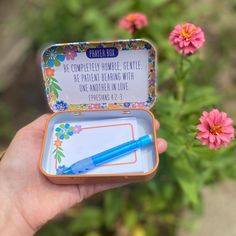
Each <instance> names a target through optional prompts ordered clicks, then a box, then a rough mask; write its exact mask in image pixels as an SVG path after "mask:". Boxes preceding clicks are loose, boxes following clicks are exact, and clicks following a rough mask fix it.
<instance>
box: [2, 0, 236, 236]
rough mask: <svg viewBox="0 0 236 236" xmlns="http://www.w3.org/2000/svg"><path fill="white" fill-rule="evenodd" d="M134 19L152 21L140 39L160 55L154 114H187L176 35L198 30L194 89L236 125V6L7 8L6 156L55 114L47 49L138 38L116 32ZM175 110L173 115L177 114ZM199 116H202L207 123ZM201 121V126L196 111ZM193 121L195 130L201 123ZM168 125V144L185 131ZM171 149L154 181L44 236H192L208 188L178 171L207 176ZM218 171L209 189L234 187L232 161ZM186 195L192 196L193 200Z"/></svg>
mask: <svg viewBox="0 0 236 236" xmlns="http://www.w3.org/2000/svg"><path fill="white" fill-rule="evenodd" d="M134 11H139V12H143V13H144V14H146V15H147V17H148V19H149V23H150V24H149V27H148V28H145V29H144V30H142V32H140V36H145V37H146V38H150V39H151V40H152V41H153V42H154V43H155V44H156V45H157V47H158V50H159V58H158V60H159V67H158V75H159V76H158V77H159V80H158V85H159V86H158V90H159V94H160V95H163V98H161V97H162V96H161V97H160V100H159V102H157V104H156V106H155V107H154V108H153V112H154V114H155V115H156V116H157V117H158V118H159V117H160V120H161V121H162V117H161V116H162V114H170V116H172V117H173V116H175V114H176V111H178V109H181V107H179V104H178V103H176V102H175V101H174V100H172V98H171V94H172V93H174V92H173V91H174V88H173V84H172V82H171V79H172V78H173V77H174V73H175V70H174V69H175V65H176V61H177V55H176V52H175V50H174V49H173V48H171V46H170V44H169V41H168V35H169V33H170V31H171V30H172V28H173V27H174V26H175V25H176V24H179V23H182V22H193V23H194V24H196V25H199V26H201V27H202V28H203V30H204V31H205V34H206V44H205V46H204V48H203V50H201V52H200V54H199V57H200V59H198V60H195V59H193V62H194V64H195V67H194V68H193V69H192V71H191V77H192V78H194V81H195V84H196V86H197V87H194V88H197V89H199V90H202V91H203V93H204V91H205V94H207V100H208V104H205V105H209V106H212V105H215V104H217V103H218V100H219V99H220V100H221V105H222V107H223V108H224V110H226V111H227V112H228V113H229V114H230V115H231V116H232V117H233V118H234V119H235V118H236V106H235V96H236V78H235V64H236V57H235V46H236V45H235V42H236V41H235V40H234V39H235V36H236V29H235V24H234V22H235V20H236V17H235V11H236V2H235V0H229V1H223V2H220V1H217V0H200V1H188V0H179V1H173V0H148V1H147V0H135V1H125V0H113V1H110V0H100V1H93V0H83V1H82V0H81V1H79V0H66V1H63V0H57V1H53V0H37V1H36V0H27V1H26V0H21V1H16V0H7V1H6V0H2V1H1V3H0V13H1V14H0V19H1V21H0V25H1V28H2V30H1V32H0V36H1V37H0V40H1V44H0V52H1V55H3V56H2V61H1V62H0V150H1V149H4V148H6V146H7V145H8V144H9V142H10V140H11V139H12V137H13V135H14V133H15V132H16V130H17V129H18V128H20V127H21V126H23V125H25V124H27V123H28V122H30V121H31V120H33V119H34V118H36V117H37V116H39V115H41V114H43V113H45V112H50V110H49V108H48V105H47V102H46V98H45V94H44V88H43V83H42V78H41V77H42V76H41V71H40V65H39V64H40V59H39V55H40V51H41V50H42V48H44V47H45V46H47V45H48V44H51V43H59V42H73V41H91V40H99V39H118V38H119V39H122V38H129V37H130V35H129V34H128V32H125V31H124V30H122V29H119V28H118V27H117V21H118V20H119V18H121V17H122V16H124V15H126V14H127V13H129V12H134ZM207 86H208V87H207ZM191 88H192V87H191ZM194 88H192V89H194ZM213 88H215V89H216V90H214V89H213ZM215 91H217V92H215ZM195 92H196V91H191V90H190V93H192V94H193V95H192V96H193V97H192V98H189V99H190V100H191V99H193V98H194V99H195V103H196V98H197V99H198V103H199V106H198V107H197V108H199V109H200V108H202V107H201V101H202V100H201V99H203V100H204V99H205V97H202V98H201V97H198V94H197V93H195ZM216 93H217V96H216ZM164 95H168V97H165V96H164ZM194 96H195V97H194ZM201 96H202V95H201ZM195 103H194V104H195ZM166 106H172V107H173V109H172V110H171V111H170V110H168V109H166ZM189 106H191V104H190V105H189ZM174 108H175V109H174ZM186 109H190V108H186ZM167 110H168V111H167ZM168 112H169V113H168ZM200 113H201V110H199V114H198V115H200ZM194 117H197V112H196V111H195V114H194ZM189 120H194V119H193V116H192V117H189ZM162 124H163V125H162V130H164V131H160V135H162V136H164V137H165V138H167V139H168V137H169V136H168V132H166V131H165V129H166V130H167V131H168V129H170V128H173V129H175V128H174V127H175V126H176V124H175V122H174V121H173V119H172V121H171V122H170V123H168V121H167V122H165V121H164V120H163V122H162ZM168 125H169V126H168ZM193 125H194V124H193ZM183 135H184V134H183ZM168 141H169V142H170V147H169V151H168V152H167V153H166V154H165V155H163V156H162V157H161V160H160V162H161V165H160V168H159V171H158V174H157V176H156V177H155V178H154V180H152V181H150V182H148V183H142V184H135V185H131V186H129V187H125V188H122V189H118V190H113V191H109V192H107V193H105V194H100V195H97V196H95V197H93V198H91V199H89V200H88V201H86V203H83V204H81V205H79V206H77V207H75V208H73V209H70V210H69V211H67V212H66V213H65V214H64V215H63V216H60V217H58V218H57V219H56V220H54V221H52V222H50V223H49V224H47V225H46V226H45V227H44V228H43V229H41V231H40V232H39V233H38V235H45V236H47V235H52V236H53V235H65V234H66V235H68V236H69V235H71V236H73V235H86V236H99V235H103V236H104V235H121V236H126V235H134V236H143V235H148V236H149V235H150V236H152V235H153V236H154V235H166V236H169V235H176V229H177V228H178V227H180V226H181V227H188V228H191V227H193V222H194V221H193V219H194V218H195V216H196V215H197V214H199V213H200V212H201V209H202V208H201V207H202V206H201V196H200V195H199V194H198V193H199V192H198V191H200V190H201V188H202V184H203V183H202V182H201V183H199V182H198V185H197V186H194V185H191V184H190V183H191V181H193V182H194V181H198V179H197V178H195V179H191V178H190V180H189V181H190V182H184V183H183V182H181V180H179V181H178V180H176V175H178V173H174V172H175V171H176V170H178V171H179V172H181V173H183V175H185V177H186V176H187V177H186V178H189V176H197V174H199V173H196V170H195V169H191V166H190V165H189V163H188V162H186V163H183V161H182V162H181V164H180V163H178V162H176V161H175V162H174V163H175V164H174V166H173V165H172V163H171V162H170V161H171V159H170V158H169V157H174V156H175V155H176V153H175V146H174V142H171V140H169V139H168ZM179 142H180V143H181V142H185V140H184V139H183V140H179ZM172 144H173V145H172ZM183 145H184V144H183ZM183 147H184V146H183ZM198 151H199V153H200V155H201V151H200V150H198ZM231 151H232V149H231ZM220 154H221V156H222V155H223V156H224V155H228V154H229V153H227V151H225V153H224V152H222V153H220ZM189 155H190V154H189ZM202 155H203V154H202ZM204 155H208V159H207V162H204V163H201V160H199V159H197V161H199V164H197V165H198V166H197V167H199V166H204V167H205V168H208V167H209V166H211V161H212V158H213V157H214V153H212V152H208V153H207V154H206V153H205V152H204ZM230 155H231V154H230ZM230 155H229V156H230ZM234 155H235V154H234ZM198 158H199V157H198ZM216 158H218V157H216ZM214 163H215V164H214V165H213V167H212V168H211V170H210V171H209V172H207V173H206V176H205V179H204V184H205V183H211V182H215V181H216V180H221V179H224V178H226V177H233V178H235V174H234V173H235V170H236V168H235V165H232V160H230V159H227V160H226V161H224V162H223V164H221V160H220V157H219V158H218V160H217V161H214ZM195 164H196V163H194V165H195ZM197 170H198V169H197ZM201 181H203V180H201ZM195 187H196V188H197V190H195V189H194V188H195ZM186 188H187V189H188V190H189V191H187V192H186ZM185 209H190V210H191V212H192V214H191V217H189V219H187V220H186V219H183V218H182V217H180V216H181V215H182V213H183V211H184V210H185Z"/></svg>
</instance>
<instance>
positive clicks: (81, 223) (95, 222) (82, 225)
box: [68, 206, 104, 234]
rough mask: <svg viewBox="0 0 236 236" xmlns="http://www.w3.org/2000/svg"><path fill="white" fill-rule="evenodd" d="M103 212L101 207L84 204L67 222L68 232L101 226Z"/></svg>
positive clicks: (78, 231)
mask: <svg viewBox="0 0 236 236" xmlns="http://www.w3.org/2000/svg"><path fill="white" fill-rule="evenodd" d="M103 219H104V214H103V212H102V209H101V208H98V207H90V206H86V207H85V208H83V209H80V214H79V215H78V216H77V217H76V218H74V219H72V220H71V221H70V223H69V227H68V228H69V232H71V233H76V234H78V233H81V232H85V231H88V230H91V229H97V228H99V227H101V226H102V223H103Z"/></svg>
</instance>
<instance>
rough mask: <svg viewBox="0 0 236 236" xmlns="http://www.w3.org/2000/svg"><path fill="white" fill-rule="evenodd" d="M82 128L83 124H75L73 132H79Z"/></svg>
mask: <svg viewBox="0 0 236 236" xmlns="http://www.w3.org/2000/svg"><path fill="white" fill-rule="evenodd" d="M81 130H82V127H81V125H75V126H74V128H73V133H74V134H79V133H80V131H81Z"/></svg>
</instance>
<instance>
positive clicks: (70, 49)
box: [64, 45, 77, 60]
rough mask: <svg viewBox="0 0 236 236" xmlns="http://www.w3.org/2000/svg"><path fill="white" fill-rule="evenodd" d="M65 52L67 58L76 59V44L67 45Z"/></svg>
mask: <svg viewBox="0 0 236 236" xmlns="http://www.w3.org/2000/svg"><path fill="white" fill-rule="evenodd" d="M64 54H65V57H66V60H74V59H75V57H76V56H77V47H76V46H69V45H67V46H65V47H64Z"/></svg>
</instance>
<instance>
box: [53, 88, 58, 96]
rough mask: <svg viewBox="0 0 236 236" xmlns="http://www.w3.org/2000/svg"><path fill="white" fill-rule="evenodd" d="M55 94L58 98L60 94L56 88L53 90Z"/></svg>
mask: <svg viewBox="0 0 236 236" xmlns="http://www.w3.org/2000/svg"><path fill="white" fill-rule="evenodd" d="M53 93H54V94H55V96H56V97H57V98H58V92H57V90H56V89H55V88H53Z"/></svg>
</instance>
